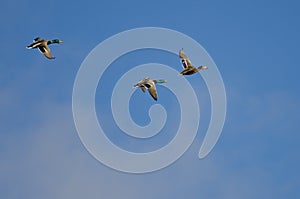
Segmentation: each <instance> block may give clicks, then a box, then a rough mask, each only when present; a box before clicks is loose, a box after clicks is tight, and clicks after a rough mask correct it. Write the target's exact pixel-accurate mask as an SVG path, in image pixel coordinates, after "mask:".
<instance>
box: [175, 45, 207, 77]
mask: <svg viewBox="0 0 300 199" xmlns="http://www.w3.org/2000/svg"><path fill="white" fill-rule="evenodd" d="M179 57H180V59H181V63H182V66H183V68H184V69H183V71H181V73H180V74H179V75H192V74H194V73H196V72H198V71H199V70H203V69H207V67H206V66H199V67H195V66H193V65H192V63H191V61H190V59H189V58H188V57H187V56H186V55H185V53H184V51H183V48H182V49H181V50H180V51H179Z"/></svg>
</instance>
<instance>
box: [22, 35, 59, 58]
mask: <svg viewBox="0 0 300 199" xmlns="http://www.w3.org/2000/svg"><path fill="white" fill-rule="evenodd" d="M33 41H34V43H33V44H30V45H29V46H27V47H26V48H28V49H32V48H38V49H39V50H40V52H41V53H43V54H44V55H45V56H46V57H47V58H48V59H54V58H55V57H53V56H52V54H51V52H50V48H49V47H48V45H49V44H60V43H62V41H61V40H59V39H53V40H45V39H41V38H40V37H37V38H35V39H34V40H33Z"/></svg>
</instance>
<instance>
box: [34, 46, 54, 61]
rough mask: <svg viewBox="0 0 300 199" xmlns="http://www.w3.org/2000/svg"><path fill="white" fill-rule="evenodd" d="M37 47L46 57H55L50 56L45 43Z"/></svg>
mask: <svg viewBox="0 0 300 199" xmlns="http://www.w3.org/2000/svg"><path fill="white" fill-rule="evenodd" d="M38 49H39V50H40V52H41V53H43V54H44V55H45V57H47V58H48V59H54V58H55V57H53V56H52V54H51V52H50V48H49V47H48V46H47V45H45V46H44V45H43V46H39V47H38Z"/></svg>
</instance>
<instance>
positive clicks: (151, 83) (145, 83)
mask: <svg viewBox="0 0 300 199" xmlns="http://www.w3.org/2000/svg"><path fill="white" fill-rule="evenodd" d="M166 82H167V80H163V79H159V80H155V79H151V78H149V77H147V78H144V79H141V80H139V81H138V83H137V84H136V85H134V88H141V89H142V91H143V92H145V91H146V89H148V91H149V93H150V95H151V96H152V97H153V99H154V100H155V101H157V92H156V87H155V84H157V83H158V84H161V83H166Z"/></svg>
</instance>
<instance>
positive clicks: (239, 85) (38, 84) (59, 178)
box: [0, 0, 300, 199]
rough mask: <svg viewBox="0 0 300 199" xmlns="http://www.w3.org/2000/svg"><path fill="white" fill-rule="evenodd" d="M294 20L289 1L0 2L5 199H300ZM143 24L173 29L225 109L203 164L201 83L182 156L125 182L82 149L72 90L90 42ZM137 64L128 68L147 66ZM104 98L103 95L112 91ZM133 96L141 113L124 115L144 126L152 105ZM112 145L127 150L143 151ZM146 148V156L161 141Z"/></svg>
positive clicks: (294, 6) (0, 169) (0, 190)
mask: <svg viewBox="0 0 300 199" xmlns="http://www.w3.org/2000/svg"><path fill="white" fill-rule="evenodd" d="M299 18H300V16H299V3H298V2H297V1H289V2H288V3H287V2H283V1H251V2H250V1H233V0H229V1H202V0H201V1H185V2H182V1H176V0H175V1H163V2H162V1H148V2H142V1H108V2H101V1H88V2H87V1H76V2H62V1H56V0H54V1H51V2H48V3H47V4H44V3H41V2H40V1H19V0H16V1H5V2H2V4H1V7H0V24H1V33H0V35H1V37H0V42H1V45H2V48H0V52H1V53H0V55H1V59H0V69H1V73H0V82H1V83H0V110H1V111H0V119H1V120H0V121H1V125H0V158H1V163H0V196H1V198H24V199H27V198H28V199H29V198H30V199H31V198H45V199H47V198H75V199H76V198H83V197H86V198H121V197H122V198H132V199H136V198H146V199H148V198H149V199H150V198H175V199H177V198H178V199H179V198H183V197H188V198H197V199H198V198H222V199H223V198H289V199H293V198H299V196H300V193H299V186H300V180H299V179H300V172H299V171H298V168H299V166H300V158H299V154H298V152H299V149H300V147H299V138H300V136H299V132H298V131H299V129H300V124H299V119H300V92H299V85H300V84H299V83H300V82H299V79H298V74H299V66H298V65H299V61H298V56H299V49H298V46H299V43H300V39H299V32H300V31H299V30H300V27H299ZM146 26H155V27H164V28H170V29H174V30H177V31H180V32H182V33H184V34H186V35H188V36H190V37H192V38H193V39H195V40H196V41H198V42H199V43H200V44H201V45H202V46H203V47H204V48H205V49H206V50H207V51H208V53H209V54H210V55H211V57H212V58H213V59H214V61H215V62H216V64H217V66H218V68H219V70H220V72H221V74H222V77H223V80H224V83H225V87H226V92H227V101H228V107H227V108H228V109H227V117H226V123H225V126H224V129H223V133H222V135H221V137H220V139H219V141H218V143H217V145H216V146H215V148H214V149H213V151H212V152H211V153H210V154H209V156H208V157H206V158H205V159H203V160H199V159H198V158H197V153H198V150H199V146H200V145H201V143H202V139H203V134H204V133H205V128H206V127H207V123H208V119H207V118H209V109H208V108H206V105H209V102H208V101H209V97H208V94H207V90H205V86H204V84H203V85H202V86H199V88H198V89H200V90H201V91H203V95H201V96H200V97H202V98H203V101H202V102H200V105H201V107H203V108H201V111H202V110H203V113H202V112H201V114H203V116H202V115H201V117H202V118H203V120H201V122H202V123H201V128H200V130H199V132H198V135H197V139H196V140H195V141H194V143H193V144H192V146H191V147H190V149H189V150H188V151H187V153H185V154H184V155H183V157H182V158H180V159H179V160H178V161H177V162H175V163H174V164H172V165H171V166H169V167H167V168H165V169H163V170H160V171H157V172H153V173H148V174H140V175H132V174H126V173H120V172H117V171H115V170H112V169H110V168H108V167H106V166H104V165H103V164H101V163H99V162H98V161H97V160H95V159H94V158H93V157H92V156H91V155H90V154H89V153H88V152H87V150H86V149H85V148H84V146H83V145H82V143H81V141H80V139H79V136H78V134H77V132H76V129H75V126H74V122H73V117H72V89H73V83H74V80H75V76H76V73H77V71H78V69H79V67H80V65H81V63H82V61H83V60H84V59H85V57H86V56H87V55H88V53H89V52H90V51H91V50H92V49H93V48H94V47H95V46H96V45H98V44H99V43H100V42H101V41H103V40H105V39H107V38H108V37H110V36H112V35H114V34H117V33H119V32H121V31H125V30H128V29H132V28H138V27H146ZM37 36H41V37H43V38H45V39H50V38H59V39H62V40H63V41H64V43H63V44H62V45H53V46H51V49H52V53H53V55H54V56H55V57H56V59H55V60H47V59H46V58H44V57H43V56H42V55H41V54H40V53H39V52H38V51H37V50H27V49H26V48H25V46H27V45H29V44H30V43H31V42H32V39H33V38H34V37H37ZM147 53H149V52H145V54H146V55H147ZM157 53H158V52H153V53H152V55H156V54H157ZM137 55H140V54H138V52H137ZM148 55H149V54H148ZM150 55H151V52H150ZM129 56H131V57H133V56H134V54H130V55H129ZM163 56H164V55H161V57H163ZM137 57H138V59H136V60H135V59H134V60H133V61H130V62H127V63H128V65H130V64H143V63H147V62H149V61H151V60H152V59H151V58H152V57H151V58H149V57H148V56H144V57H143V56H137ZM172 58H175V57H170V55H166V58H164V59H163V58H162V59H163V60H161V61H162V62H166V63H169V61H170V60H171V59H172ZM153 59H155V56H153ZM128 60H130V59H127V61H128ZM154 61H156V62H159V61H160V60H154ZM118 62H119V63H123V64H124V63H126V58H124V59H123V60H122V58H121V59H120V60H118V61H116V63H115V65H116V66H115V67H112V69H111V70H110V71H107V73H108V75H113V74H114V73H116V74H120V71H118V70H117V69H116V68H117V64H118ZM176 63H179V62H176ZM129 68H130V66H129ZM175 68H176V67H175ZM177 69H178V70H179V69H181V68H179V67H177ZM189 80H190V81H191V83H193V82H194V81H195V82H196V80H195V77H190V78H189ZM109 81H110V79H109V78H107V80H106V82H109ZM114 81H116V80H114ZM197 81H198V80H197ZM199 81H200V82H201V80H199ZM202 83H203V82H202ZM99 89H100V88H99ZM103 89H104V90H103V92H104V93H105V92H108V90H109V84H108V86H107V87H106V88H105V86H104V88H103ZM164 90H165V89H164V88H163V87H162V88H161V91H164ZM201 93H202V92H201ZM171 95H172V94H171V93H169V92H168V91H167V90H165V92H161V93H160V98H161V99H162V100H161V103H162V104H165V105H166V110H173V106H174V107H175V108H176V106H177V102H176V100H171V102H172V103H167V102H170V101H166V100H164V96H166V97H167V96H171ZM100 97H101V93H100V92H97V95H96V99H98V98H99V101H98V103H97V104H96V106H97V110H99V112H97V113H98V114H101V111H104V112H108V111H109V110H106V109H105V107H103V106H105V103H107V102H108V101H107V99H103V101H101V100H102V99H100ZM134 97H136V98H138V99H145V102H142V103H145V108H141V110H139V111H137V112H134V111H132V115H133V119H135V120H136V122H137V123H140V124H144V125H145V124H147V122H148V120H149V118H147V116H145V114H143V113H144V111H145V110H146V111H147V110H148V107H149V106H150V105H151V104H152V103H153V101H152V100H151V98H150V97H149V96H148V95H147V96H145V95H143V93H141V92H136V93H134ZM105 100H106V101H105ZM103 104H104V105H103ZM131 106H132V105H131ZM99 117H100V118H101V116H99ZM107 117H108V118H109V113H108V116H107ZM177 117H178V116H177V115H176V114H174V115H172V117H171V118H169V119H170V120H173V119H174V120H175V121H176V119H178V118H177ZM103 120H104V122H105V118H104V119H103ZM100 122H101V121H100ZM166 124H167V125H168V126H167V127H166V128H169V129H171V128H172V127H173V126H172V122H167V123H166ZM175 127H176V126H175ZM107 128H111V127H109V126H108V127H107ZM113 128H114V127H113ZM117 133H119V132H117ZM110 137H111V138H112V139H113V140H115V142H119V144H121V145H122V144H123V145H124V147H128V148H130V150H137V151H139V150H140V148H141V147H142V146H141V144H136V145H134V144H132V143H133V142H134V141H129V140H123V138H122V137H118V135H111V136H110ZM168 139H170V136H169V135H166V136H165V137H163V141H165V140H168ZM127 142H128V143H129V144H126V143H127ZM146 144H147V147H148V149H152V148H155V147H157V146H161V145H162V144H163V143H162V141H161V140H159V139H156V140H154V142H149V143H146ZM135 147H136V148H135Z"/></svg>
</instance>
